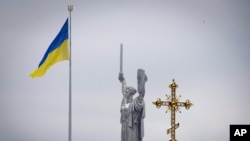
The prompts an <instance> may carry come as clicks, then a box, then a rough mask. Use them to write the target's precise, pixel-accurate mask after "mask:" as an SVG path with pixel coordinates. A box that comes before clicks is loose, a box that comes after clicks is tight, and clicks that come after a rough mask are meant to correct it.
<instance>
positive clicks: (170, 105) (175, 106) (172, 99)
mask: <svg viewBox="0 0 250 141" xmlns="http://www.w3.org/2000/svg"><path fill="white" fill-rule="evenodd" d="M177 87H178V85H177V84H176V83H175V81H174V79H173V82H172V84H170V85H169V88H170V89H171V96H168V95H166V96H167V101H161V99H160V98H158V99H157V101H155V102H153V104H154V105H155V106H156V107H157V108H160V107H161V106H167V111H170V112H171V113H170V114H171V118H170V120H171V127H170V128H169V129H167V134H169V133H170V134H171V139H170V140H169V141H177V140H176V139H175V129H176V128H178V127H179V123H175V113H176V112H177V111H178V112H180V107H185V108H186V109H187V110H188V109H189V108H190V107H191V106H192V105H193V104H192V103H191V102H190V101H189V100H186V102H179V100H180V97H181V96H179V97H177V98H176V95H175V91H176V88H177ZM167 111H166V112H167Z"/></svg>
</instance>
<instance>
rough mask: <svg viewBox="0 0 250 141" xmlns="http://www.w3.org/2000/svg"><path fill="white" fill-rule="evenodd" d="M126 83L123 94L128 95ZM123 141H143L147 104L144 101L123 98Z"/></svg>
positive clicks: (124, 83)
mask: <svg viewBox="0 0 250 141" xmlns="http://www.w3.org/2000/svg"><path fill="white" fill-rule="evenodd" d="M126 87H127V86H126V82H125V81H123V87H122V92H123V95H125V94H126V92H125V89H126ZM120 112H121V119H120V122H121V124H122V130H121V141H142V139H143V137H144V117H145V104H144V101H143V100H139V98H138V97H137V98H135V99H134V100H133V99H132V97H131V98H130V99H126V98H123V100H122V102H121V109H120Z"/></svg>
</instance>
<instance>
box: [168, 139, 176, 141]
mask: <svg viewBox="0 0 250 141" xmlns="http://www.w3.org/2000/svg"><path fill="white" fill-rule="evenodd" d="M169 141H177V140H176V139H170V140H169Z"/></svg>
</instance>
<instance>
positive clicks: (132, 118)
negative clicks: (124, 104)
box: [128, 98, 145, 141]
mask: <svg viewBox="0 0 250 141" xmlns="http://www.w3.org/2000/svg"><path fill="white" fill-rule="evenodd" d="M129 112H130V114H129V118H128V129H129V130H128V141H142V139H143V137H144V117H145V104H144V101H143V100H142V101H139V100H138V98H136V99H134V100H133V101H132V102H131V103H130V105H129Z"/></svg>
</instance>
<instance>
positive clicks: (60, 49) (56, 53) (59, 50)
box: [30, 19, 69, 78]
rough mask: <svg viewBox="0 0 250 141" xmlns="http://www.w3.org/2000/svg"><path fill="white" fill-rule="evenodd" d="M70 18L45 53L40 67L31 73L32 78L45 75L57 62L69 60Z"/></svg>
mask: <svg viewBox="0 0 250 141" xmlns="http://www.w3.org/2000/svg"><path fill="white" fill-rule="evenodd" d="M68 42H69V38H68V19H67V20H66V21H65V23H64V25H63V27H62V29H61V30H60V32H59V33H58V34H57V36H56V38H55V39H54V40H53V41H52V43H51V44H50V46H49V48H48V49H47V51H46V53H45V54H44V56H43V58H42V60H41V62H40V63H39V65H38V68H37V69H36V70H35V71H34V72H32V73H31V74H30V76H31V77H32V78H34V77H41V76H43V75H44V74H45V73H46V71H47V70H48V69H49V68H50V67H51V66H52V65H54V64H55V63H57V62H60V61H64V60H69V43H68Z"/></svg>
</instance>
